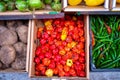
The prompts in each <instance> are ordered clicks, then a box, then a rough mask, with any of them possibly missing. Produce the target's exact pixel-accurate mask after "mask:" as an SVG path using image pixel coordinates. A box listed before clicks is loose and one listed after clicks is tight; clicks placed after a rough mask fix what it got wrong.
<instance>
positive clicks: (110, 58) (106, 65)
mask: <svg viewBox="0 0 120 80" xmlns="http://www.w3.org/2000/svg"><path fill="white" fill-rule="evenodd" d="M98 16H99V17H98ZM100 17H101V18H100ZM103 17H104V19H103ZM115 17H116V15H107V16H105V15H94V16H90V69H91V71H93V72H106V71H107V72H111V71H112V72H116V71H120V68H119V65H118V64H119V60H120V58H119V54H120V52H119V51H118V50H119V45H118V44H119V41H120V39H119V38H117V37H118V35H119V34H120V33H119V24H120V22H119V19H120V18H119V17H118V16H117V17H116V18H115ZM93 18H94V19H93ZM108 18H109V19H108ZM95 19H97V20H95ZM112 20H113V21H112ZM94 21H96V22H94ZM110 21H111V22H110ZM97 25H98V26H97ZM95 27H96V28H95ZM97 27H99V31H97V29H98V28H97ZM101 27H102V28H101ZM93 28H94V29H93ZM105 30H106V33H104V32H105ZM115 30H116V31H115ZM95 31H96V33H95ZM100 31H102V33H104V34H105V35H107V36H105V35H104V37H102V36H103V34H101V35H99V34H100ZM114 31H115V33H114ZM112 34H113V35H114V36H112ZM116 34H118V35H116ZM98 35H99V36H98ZM111 38H112V39H111ZM98 40H99V41H98ZM100 41H105V42H100ZM116 41H117V42H118V43H116ZM98 42H100V43H101V44H100V43H99V44H98ZM109 42H110V43H109ZM107 44H109V45H110V46H109V45H107ZM113 48H114V49H113ZM116 48H117V49H116ZM108 49H109V50H108ZM109 51H110V52H112V53H110V52H109ZM113 51H114V52H113ZM102 60H103V61H102ZM97 63H98V64H97Z"/></svg>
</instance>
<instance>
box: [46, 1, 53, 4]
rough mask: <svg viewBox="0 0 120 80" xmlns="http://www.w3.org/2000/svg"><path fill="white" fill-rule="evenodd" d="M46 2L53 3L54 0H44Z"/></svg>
mask: <svg viewBox="0 0 120 80" xmlns="http://www.w3.org/2000/svg"><path fill="white" fill-rule="evenodd" d="M44 3H45V4H51V3H52V0H44Z"/></svg>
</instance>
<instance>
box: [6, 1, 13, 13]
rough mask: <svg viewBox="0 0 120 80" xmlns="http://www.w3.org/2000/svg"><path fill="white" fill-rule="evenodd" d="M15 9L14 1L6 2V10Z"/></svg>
mask: <svg viewBox="0 0 120 80" xmlns="http://www.w3.org/2000/svg"><path fill="white" fill-rule="evenodd" d="M14 9H15V3H14V2H13V1H8V2H7V10H9V11H11V10H14Z"/></svg>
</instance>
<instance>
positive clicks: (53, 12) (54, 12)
mask: <svg viewBox="0 0 120 80" xmlns="http://www.w3.org/2000/svg"><path fill="white" fill-rule="evenodd" d="M49 14H58V12H56V11H52V12H49Z"/></svg>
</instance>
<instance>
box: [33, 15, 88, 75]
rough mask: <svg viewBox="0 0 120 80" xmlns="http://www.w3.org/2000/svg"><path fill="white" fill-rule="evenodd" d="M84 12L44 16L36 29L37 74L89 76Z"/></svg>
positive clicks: (35, 60)
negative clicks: (40, 24) (77, 14)
mask: <svg viewBox="0 0 120 80" xmlns="http://www.w3.org/2000/svg"><path fill="white" fill-rule="evenodd" d="M83 19H84V18H83V16H82V15H81V16H75V15H65V18H60V19H45V20H42V22H43V24H44V26H41V27H39V28H38V30H37V39H38V40H39V43H40V44H39V45H38V46H37V47H36V50H35V58H34V62H35V75H36V76H47V77H52V76H60V77H62V76H68V77H70V76H80V77H85V76H86V72H85V71H86V70H85V69H86V66H85V62H86V60H85V37H84V20H83Z"/></svg>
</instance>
